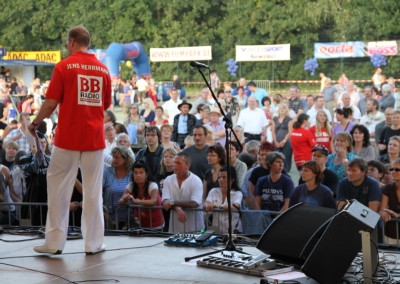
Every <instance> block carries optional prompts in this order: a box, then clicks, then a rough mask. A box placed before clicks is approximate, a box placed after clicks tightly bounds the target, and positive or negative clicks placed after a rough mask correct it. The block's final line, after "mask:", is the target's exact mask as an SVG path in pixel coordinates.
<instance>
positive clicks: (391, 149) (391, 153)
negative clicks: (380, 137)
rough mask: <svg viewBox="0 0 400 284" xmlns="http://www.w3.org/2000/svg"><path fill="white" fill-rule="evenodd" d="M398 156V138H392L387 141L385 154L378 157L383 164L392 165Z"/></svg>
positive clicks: (399, 140)
mask: <svg viewBox="0 0 400 284" xmlns="http://www.w3.org/2000/svg"><path fill="white" fill-rule="evenodd" d="M399 156H400V136H392V137H390V139H389V144H388V149H387V153H386V154H384V155H382V156H380V157H379V161H380V162H382V163H383V164H393V163H394V162H395V161H396V160H397V159H398V158H399Z"/></svg>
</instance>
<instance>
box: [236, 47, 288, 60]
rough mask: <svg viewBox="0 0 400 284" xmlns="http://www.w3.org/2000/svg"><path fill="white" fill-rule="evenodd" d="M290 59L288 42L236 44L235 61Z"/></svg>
mask: <svg viewBox="0 0 400 284" xmlns="http://www.w3.org/2000/svg"><path fill="white" fill-rule="evenodd" d="M278 60H290V44H276V45H236V61H278Z"/></svg>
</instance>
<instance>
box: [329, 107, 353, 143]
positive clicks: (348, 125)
mask: <svg viewBox="0 0 400 284" xmlns="http://www.w3.org/2000/svg"><path fill="white" fill-rule="evenodd" d="M335 113H336V121H337V123H336V124H335V125H334V126H333V129H332V135H333V136H334V137H335V136H336V134H338V133H340V132H347V133H350V131H351V130H352V129H353V127H354V123H353V122H352V121H351V120H352V115H353V110H352V109H351V108H345V107H344V108H337V109H335Z"/></svg>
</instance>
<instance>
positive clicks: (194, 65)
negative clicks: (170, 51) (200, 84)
mask: <svg viewBox="0 0 400 284" xmlns="http://www.w3.org/2000/svg"><path fill="white" fill-rule="evenodd" d="M190 66H191V67H196V68H206V69H210V67H208V65H205V64H204V63H200V62H197V61H190Z"/></svg>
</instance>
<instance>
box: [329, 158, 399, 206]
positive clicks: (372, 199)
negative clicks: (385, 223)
mask: <svg viewBox="0 0 400 284" xmlns="http://www.w3.org/2000/svg"><path fill="white" fill-rule="evenodd" d="M399 168H400V166H399ZM367 173H368V164H367V162H366V161H365V160H364V159H362V158H354V159H352V160H351V161H350V162H349V163H348V165H347V177H345V178H343V179H342V180H341V181H340V182H339V188H338V193H337V200H338V208H339V209H341V208H342V207H343V206H344V205H345V203H346V201H345V200H351V199H356V200H357V201H358V202H360V203H362V204H363V205H364V206H367V207H369V208H370V209H371V210H374V211H375V212H378V209H379V205H380V201H381V190H380V186H379V182H378V181H377V180H375V179H374V178H371V177H369V176H367Z"/></svg>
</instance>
